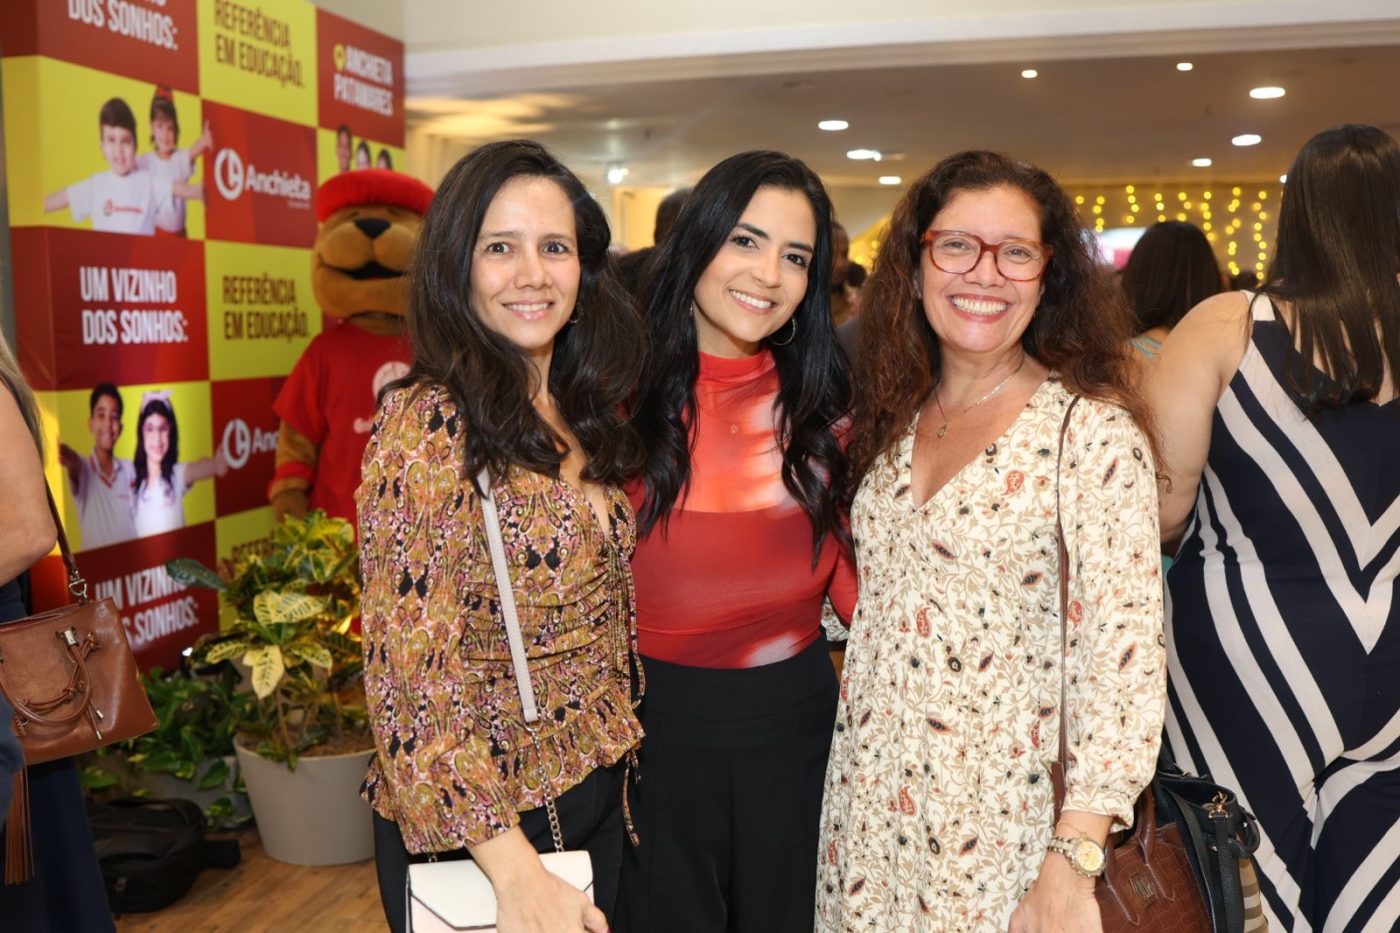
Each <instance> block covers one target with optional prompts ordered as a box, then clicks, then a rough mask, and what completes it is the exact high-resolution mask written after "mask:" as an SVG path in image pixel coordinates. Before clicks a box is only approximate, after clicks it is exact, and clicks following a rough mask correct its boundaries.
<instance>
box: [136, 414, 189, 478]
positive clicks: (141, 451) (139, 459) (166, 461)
mask: <svg viewBox="0 0 1400 933" xmlns="http://www.w3.org/2000/svg"><path fill="white" fill-rule="evenodd" d="M151 415H160V416H161V417H162V418H164V419H165V422H166V424H168V425H170V443H169V445H167V446H166V448H165V456H164V457H162V458H161V460H160V475H161V478H162V479H164V480H165V481H166V482H167V483H169V482H171V480H172V478H173V477H174V475H175V464H176V463H178V462H179V461H180V427H179V425H177V424H176V423H175V409H174V408H173V407H172V406H171V405H170V403H169V402H166V401H163V400H161V399H158V398H153V399H151V400H150V401H149V402H147V403H146V404H145V405H143V406H141V417H140V418H138V419H137V420H136V459H135V461H134V465H135V467H136V488H137V489H140V488H141V486H142V484H144V483H145V482H146V478H147V477H148V476H150V471H151V465H150V464H149V463H147V462H146V443H145V439H144V438H143V436H142V433H143V429H144V428H145V427H146V419H147V418H149V417H151Z"/></svg>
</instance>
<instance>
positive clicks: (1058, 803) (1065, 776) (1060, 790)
mask: <svg viewBox="0 0 1400 933" xmlns="http://www.w3.org/2000/svg"><path fill="white" fill-rule="evenodd" d="M1078 404H1079V396H1078V395H1076V396H1075V397H1074V398H1072V399H1070V400H1069V407H1068V408H1066V409H1065V420H1064V421H1062V422H1061V423H1060V447H1059V453H1058V454H1057V455H1056V456H1055V542H1056V544H1057V545H1058V547H1059V552H1060V784H1059V785H1058V786H1057V787H1056V788H1055V821H1056V822H1059V819H1060V809H1061V808H1062V807H1063V806H1064V805H1065V790H1066V787H1067V785H1068V783H1069V727H1068V725H1067V722H1066V720H1067V717H1066V716H1065V713H1066V712H1067V711H1068V709H1069V704H1068V697H1069V686H1068V681H1069V676H1068V674H1067V672H1066V671H1065V653H1066V652H1067V651H1068V650H1069V634H1068V632H1069V548H1068V547H1067V546H1066V545H1065V526H1064V520H1063V516H1062V510H1061V507H1060V467H1061V464H1062V463H1063V462H1064V459H1065V435H1066V434H1068V433H1069V417H1070V415H1072V414H1073V413H1074V407H1075V406H1076V405H1078Z"/></svg>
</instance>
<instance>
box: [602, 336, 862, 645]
mask: <svg viewBox="0 0 1400 933" xmlns="http://www.w3.org/2000/svg"><path fill="white" fill-rule="evenodd" d="M777 397H778V373H777V370H776V368H775V363H774V361H773V355H772V353H771V352H769V351H768V350H767V349H762V350H760V351H759V352H758V353H757V354H755V355H754V356H751V357H743V358H740V359H724V358H721V357H715V356H709V355H706V354H704V353H702V354H700V375H699V378H698V379H697V381H696V384H695V401H696V406H697V409H698V411H697V412H695V413H694V414H695V416H696V417H698V419H699V424H698V432H697V436H696V439H695V447H694V450H693V451H692V453H691V458H690V485H689V487H688V489H686V490H683V491H682V493H681V496H680V498H679V499H678V500H677V502H676V505H675V507H674V508H673V509H672V510H671V515H670V521H669V524H666V525H662V524H661V523H658V524H657V525H656V526H655V527H654V528H653V529H652V531H651V534H649V535H648V536H647V537H646V538H644V539H642V540H641V541H640V542H638V544H637V549H636V552H635V554H634V555H633V558H632V572H633V576H634V577H635V579H636V587H637V637H638V647H639V649H640V653H641V654H643V655H645V656H646V657H650V658H656V659H658V660H661V661H670V662H672V663H676V664H687V665H691V666H693V667H717V668H736V667H758V666H760V665H763V664H772V663H774V662H776V661H782V660H785V659H787V658H790V657H793V656H794V655H796V654H797V653H798V652H800V651H801V650H802V649H803V648H806V647H807V646H808V645H810V644H811V643H812V642H813V641H815V640H816V639H817V637H818V636H819V635H820V634H821V614H822V602H823V599H824V598H825V597H826V596H827V595H830V597H831V602H832V606H833V607H834V608H835V609H836V611H837V614H838V615H840V616H841V617H842V618H843V619H849V618H850V616H851V611H852V610H853V609H854V608H855V601H856V577H855V569H854V566H853V564H852V562H851V559H850V556H849V555H848V554H847V553H846V550H845V548H843V547H841V546H840V545H839V544H838V543H837V542H836V541H835V540H833V539H832V538H831V537H830V536H828V537H827V539H826V541H825V542H824V544H823V547H822V553H821V558H820V559H819V560H818V561H817V563H816V566H815V567H813V565H812V523H811V520H810V519H809V518H808V517H807V513H806V512H804V511H802V508H801V506H799V505H798V504H797V502H796V500H794V499H793V498H792V495H791V494H790V493H789V492H788V491H787V488H786V487H785V486H784V485H783V478H782V466H783V458H782V451H781V449H780V448H779V446H778V440H777V426H778V421H777V411H776V408H775V402H776V401H777ZM642 494H643V490H642V488H641V485H640V484H634V485H633V486H632V487H631V488H630V489H629V495H630V496H631V498H632V502H633V505H634V506H640V504H641V500H642Z"/></svg>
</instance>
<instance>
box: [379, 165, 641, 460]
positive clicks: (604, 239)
mask: <svg viewBox="0 0 1400 933" xmlns="http://www.w3.org/2000/svg"><path fill="white" fill-rule="evenodd" d="M518 177H527V178H546V179H549V180H550V181H552V182H554V183H555V184H557V185H558V186H559V187H560V189H562V191H563V192H564V195H565V197H567V198H568V199H569V202H570V203H571V204H572V205H573V209H574V226H575V228H576V239H577V243H578V253H579V265H580V269H581V277H580V281H579V291H578V300H577V303H576V304H575V307H574V317H575V318H577V323H574V324H569V325H567V326H565V327H564V329H563V330H561V331H560V332H559V333H558V335H557V336H555V338H554V354H553V357H552V359H551V362H550V367H549V391H550V394H551V395H553V397H554V401H555V404H556V405H558V407H559V412H560V414H562V415H563V417H564V421H565V423H567V424H568V426H569V430H571V431H572V432H573V433H574V436H575V437H576V438H577V439H578V442H579V445H580V446H581V447H582V449H583V453H584V454H585V456H586V457H587V463H586V464H585V466H584V469H583V475H584V477H585V478H586V479H588V480H591V481H595V482H605V483H618V482H622V481H623V480H624V479H626V478H627V477H628V476H630V475H631V474H633V473H635V472H636V470H637V469H638V468H639V467H640V465H641V460H642V451H641V445H640V443H639V442H638V440H637V435H636V432H635V431H633V430H632V428H631V427H630V426H629V425H628V424H627V422H626V420H625V419H624V417H623V414H622V408H623V404H624V403H625V402H626V401H627V399H628V398H630V397H631V395H632V393H633V392H634V391H635V389H636V385H637V378H638V376H639V374H640V371H641V365H642V362H641V361H642V355H643V348H644V346H645V343H644V335H643V331H642V324H641V320H640V319H639V317H638V315H637V310H636V307H635V306H634V305H633V303H632V299H631V297H630V296H628V294H627V293H626V292H625V291H623V289H622V286H621V285H619V284H618V282H617V279H616V277H615V275H614V273H613V271H612V268H611V265H610V263H609V262H608V254H607V250H608V243H609V242H610V241H611V239H612V234H611V232H610V230H609V229H608V221H607V217H606V216H604V214H603V210H602V208H600V207H599V206H598V203H597V202H596V201H595V200H594V199H593V196H592V195H590V194H589V193H588V191H587V189H586V188H584V186H583V183H582V182H581V181H579V179H578V178H577V176H575V175H574V173H573V172H571V171H569V169H568V168H566V167H565V166H564V165H563V164H562V163H561V162H559V160H557V159H556V158H555V157H554V156H553V155H551V154H550V153H549V152H548V151H547V150H546V149H545V148H544V147H543V146H541V145H540V144H539V143H536V142H532V141H530V140H522V139H517V140H511V141H508V142H498V143H490V144H488V145H485V146H482V147H480V148H479V149H476V150H475V151H473V152H471V153H469V154H468V155H466V156H464V157H463V158H462V159H461V161H459V162H458V163H457V164H456V165H454V166H453V167H452V169H451V170H450V171H448V173H447V175H446V177H444V178H443V180H442V183H441V184H440V185H439V186H438V190H437V195H436V196H435V197H434V198H433V203H432V206H431V207H430V208H429V209H428V213H427V215H426V216H425V217H424V219H423V230H422V232H421V233H420V234H419V237H418V245H417V248H416V252H415V254H414V259H413V263H412V266H411V268H410V270H409V296H408V333H409V339H410V341H411V343H412V347H413V365H412V367H411V369H410V370H409V372H408V375H407V376H405V377H404V378H403V379H401V380H399V381H397V382H394V383H391V384H390V385H389V386H387V387H386V388H385V391H386V392H387V391H390V390H392V389H394V388H397V387H401V386H409V385H415V384H435V385H440V386H442V387H443V388H444V389H445V390H446V391H447V393H448V395H449V396H450V397H451V399H452V402H453V404H455V405H456V407H457V410H458V411H459V412H461V413H462V415H463V417H464V418H465V421H466V431H465V432H464V433H465V434H466V442H465V446H464V450H463V469H464V475H466V476H469V477H471V478H472V481H473V482H475V477H476V474H477V472H478V471H480V469H481V467H482V466H488V467H489V468H490V469H491V471H492V472H493V473H495V474H496V475H503V474H504V472H505V469H506V467H507V466H508V465H510V464H516V465H518V466H522V467H525V468H526V469H530V470H534V471H536V472H538V473H544V474H546V475H549V476H554V477H557V476H558V475H559V465H560V463H562V462H563V460H564V448H563V439H562V438H561V437H559V435H558V434H557V433H556V432H555V431H554V429H553V428H551V427H550V426H549V425H548V424H547V423H546V422H545V420H544V419H543V418H542V417H540V415H539V413H538V412H537V411H536V410H535V407H534V405H533V404H532V402H531V399H532V398H533V397H534V395H535V392H536V390H537V389H538V388H539V387H538V386H537V385H535V384H534V380H535V378H536V376H535V374H536V370H535V367H534V365H533V364H532V363H531V362H530V360H529V359H528V358H527V357H526V355H525V352H524V351H522V350H521V349H520V348H519V347H518V346H516V345H515V344H514V343H511V341H510V340H508V339H507V338H505V337H503V336H501V335H500V334H498V333H496V332H495V331H493V330H491V329H490V328H489V327H487V326H486V325H485V324H483V323H482V321H481V318H480V316H479V315H480V312H479V311H478V309H476V308H473V307H472V306H471V300H470V297H469V296H470V295H471V272H472V257H473V256H474V255H475V253H476V241H477V236H478V235H479V234H480V232H481V225H482V222H483V220H484V218H485V216H486V211H487V208H489V207H490V205H491V202H492V200H493V199H494V198H495V197H496V194H497V192H499V191H500V190H501V186H502V185H504V184H505V183H506V182H507V181H510V180H511V179H512V178H518Z"/></svg>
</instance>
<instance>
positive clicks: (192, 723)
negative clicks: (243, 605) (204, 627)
mask: <svg viewBox="0 0 1400 933" xmlns="http://www.w3.org/2000/svg"><path fill="white" fill-rule="evenodd" d="M238 682H239V675H238V671H237V670H235V669H234V668H233V667H232V666H230V665H227V664H225V665H221V666H219V667H218V668H216V669H215V670H214V671H212V672H210V673H209V674H207V675H204V674H201V675H200V676H193V675H191V674H189V673H186V672H179V671H177V672H175V673H172V674H163V673H162V672H161V669H160V668H158V667H155V668H151V670H149V671H148V672H146V674H145V675H144V676H142V678H141V685H142V686H143V687H144V688H145V690H146V696H147V697H148V698H149V699H150V701H151V707H152V708H153V709H154V710H155V711H156V718H157V719H158V720H159V722H160V724H159V725H158V726H157V727H156V729H155V731H153V732H148V733H146V734H145V735H142V736H138V737H137V738H135V739H132V740H130V741H128V742H123V743H121V744H120V745H119V746H118V749H119V750H120V751H121V752H122V753H124V755H125V757H126V762H127V764H128V765H129V766H130V767H131V768H132V769H134V770H135V771H136V772H144V773H146V774H165V775H169V776H170V777H172V778H176V779H178V780H181V781H189V782H190V783H191V784H193V785H194V787H195V789H196V790H202V791H205V790H225V791H227V793H224V794H222V795H221V796H219V797H218V798H216V799H215V800H213V801H211V802H210V803H209V804H208V805H207V806H205V808H204V815H205V819H206V820H207V821H208V823H209V826H210V827H211V828H213V829H221V828H226V827H229V826H234V825H237V824H238V823H240V822H244V821H246V820H247V819H248V818H249V817H248V816H247V813H248V810H247V806H246V804H245V805H244V806H243V807H241V808H240V807H239V806H237V805H236V803H235V801H234V799H233V796H234V795H235V794H240V793H242V788H241V784H242V781H241V779H235V778H234V775H233V774H232V773H231V769H230V767H229V764H228V761H227V759H228V758H230V757H231V756H232V755H233V738H234V734H235V732H236V730H237V729H238V726H239V724H240V723H242V722H245V721H247V720H248V719H249V718H250V717H251V716H252V712H253V697H252V694H250V693H248V692H247V691H246V690H240V689H239V687H238ZM108 774H109V775H110V772H108ZM137 793H138V794H139V793H140V792H139V791H137Z"/></svg>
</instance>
